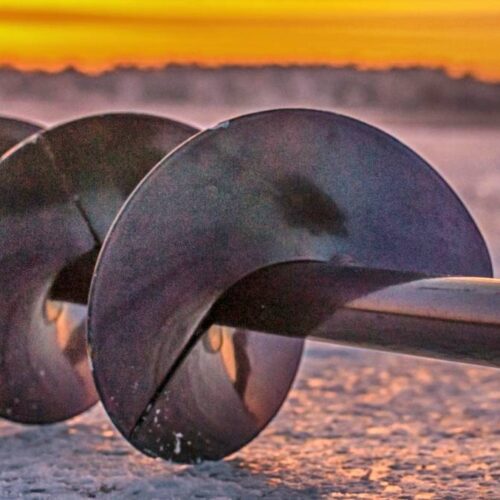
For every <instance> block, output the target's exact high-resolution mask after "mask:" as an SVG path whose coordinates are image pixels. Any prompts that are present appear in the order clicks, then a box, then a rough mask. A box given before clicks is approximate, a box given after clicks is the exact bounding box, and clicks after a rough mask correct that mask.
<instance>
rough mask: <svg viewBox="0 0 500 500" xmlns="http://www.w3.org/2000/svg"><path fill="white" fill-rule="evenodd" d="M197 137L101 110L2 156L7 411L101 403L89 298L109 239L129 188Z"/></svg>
mask: <svg viewBox="0 0 500 500" xmlns="http://www.w3.org/2000/svg"><path fill="white" fill-rule="evenodd" d="M0 131H1V129H0ZM194 133H196V129H195V128H193V127H190V126H188V125H185V124H181V123H178V122H175V121H172V120H169V119H166V118H162V117H157V116H151V115H141V114H132V113H121V114H103V115H98V116H91V117H86V118H82V119H79V120H75V121H72V122H69V123H65V124H62V125H59V126H56V127H54V128H52V129H49V130H46V131H41V132H39V133H38V134H36V135H34V136H32V137H31V138H30V139H29V140H27V141H25V142H24V143H22V144H21V145H19V146H18V147H16V148H14V149H13V150H12V151H11V152H10V153H9V154H8V155H6V156H5V157H4V158H3V159H2V161H1V164H0V242H1V244H0V269H1V272H0V301H1V302H2V308H1V310H0V416H2V417H5V418H8V419H11V420H14V421H17V422H23V423H32V424H35V423H36V424H39V423H51V422H55V421H60V420H63V419H66V418H69V417H71V416H74V415H77V414H79V413H80V412H82V411H84V410H85V409H87V408H89V407H90V406H92V405H93V404H94V403H95V402H96V401H97V399H98V398H97V394H96V391H95V387H94V383H93V379H92V374H91V370H90V365H89V362H88V357H87V348H86V338H85V318H86V306H85V303H86V298H87V290H88V287H89V285H90V280H91V277H92V273H93V269H94V264H95V260H96V258H97V254H98V251H99V248H100V245H101V242H102V240H103V238H104V236H105V234H106V232H107V230H108V229H109V226H110V225H111V223H112V221H113V219H114V217H115V215H116V213H117V212H118V210H119V208H120V207H121V205H122V203H123V202H124V201H125V199H126V198H127V196H128V195H129V194H130V192H131V191H132V190H133V189H134V188H135V187H136V185H137V184H138V183H139V182H140V181H141V180H142V179H143V177H144V176H145V175H146V174H147V173H148V172H149V171H150V170H151V169H152V168H153V167H154V165H155V164H156V163H157V162H158V161H159V160H160V159H161V158H162V157H163V156H165V154H167V153H168V152H169V151H171V150H172V149H173V148H175V147H176V146H177V145H178V144H180V143H181V142H183V141H184V140H186V139H187V138H189V137H190V136H192V135H193V134H194Z"/></svg>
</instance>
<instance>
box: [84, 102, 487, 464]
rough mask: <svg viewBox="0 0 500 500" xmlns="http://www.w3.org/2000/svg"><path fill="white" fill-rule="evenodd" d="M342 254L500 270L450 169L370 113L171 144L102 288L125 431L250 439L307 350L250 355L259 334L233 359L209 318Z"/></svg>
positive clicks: (95, 318) (110, 366)
mask: <svg viewBox="0 0 500 500" xmlns="http://www.w3.org/2000/svg"><path fill="white" fill-rule="evenodd" d="M331 259H336V260H337V261H338V262H339V263H349V262H352V263H358V264H359V265H362V266H366V267H371V266H373V267H379V268H387V269H395V270H408V271H415V272H423V273H430V274H432V273H436V274H438V273H443V274H465V275H478V276H480V275H483V276H489V275H491V264H490V260H489V256H488V253H487V250H486V247H485V244H484V241H483V239H482V237H481V235H480V234H479V231H478V230H477V228H476V226H475V224H474V222H473V221H472V219H471V218H470V216H469V214H468V213H467V211H466V209H465V208H464V206H463V205H462V203H461V202H460V201H459V200H458V198H457V196H456V195H455V194H454V193H453V192H452V191H451V189H450V188H449V187H448V186H447V185H446V183H445V182H444V181H443V180H442V179H441V177H439V176H438V175H437V174H436V172H435V171H434V170H433V169H432V168H431V167H430V166H429V165H428V164H427V163H426V162H425V161H423V160H422V159H421V158H420V157H418V156H417V155H416V154H415V153H413V152H412V151H411V150H409V149H408V148H406V147H405V146H403V145H402V144H401V143H399V142H398V141H396V140H395V139H393V138H392V137H390V136H388V135H387V134H385V133H383V132H381V131H380V130H377V129H375V128H373V127H370V126H368V125H366V124H363V123H361V122H358V121H356V120H353V119H350V118H347V117H344V116H339V115H336V114H333V113H326V112H318V111H312V110H278V111H273V112H264V113H257V114H254V115H249V116H244V117H240V118H236V119H234V120H230V121H228V122H225V123H222V124H221V125H220V126H218V127H216V128H215V129H211V130H208V131H206V132H203V133H201V134H198V135H197V136H195V137H194V138H193V139H191V140H190V141H188V142H187V143H185V144H184V145H183V146H182V147H181V148H178V149H177V150H176V151H174V152H173V153H172V154H170V155H169V156H168V157H167V158H165V159H164V160H163V161H162V162H161V164H160V165H158V166H157V167H156V168H155V169H154V170H153V171H152V172H151V173H150V174H149V175H148V177H147V178H146V179H145V180H144V181H143V183H142V184H141V186H140V188H139V189H137V190H136V192H135V193H134V195H133V196H132V197H131V198H129V200H128V201H127V204H126V205H125V206H124V208H123V209H122V211H121V213H120V216H119V217H118V219H117V220H116V222H115V224H114V226H113V228H112V230H111V231H110V233H108V236H107V239H106V242H105V244H104V246H103V251H102V253H101V257H100V260H99V265H98V268H97V272H96V276H95V279H94V281H93V286H92V291H91V295H90V297H91V299H90V310H89V336H90V342H91V346H92V361H93V367H94V373H95V377H96V382H97V386H98V389H99V391H100V394H101V398H102V401H103V403H104V405H105V407H106V409H107V411H108V413H109V414H110V416H111V418H112V420H113V422H114V423H115V425H116V426H117V427H118V429H120V431H121V432H122V433H123V434H124V435H125V436H127V437H128V438H129V439H130V441H131V442H132V443H133V444H134V445H135V446H136V447H137V448H139V449H141V450H142V451H144V452H145V453H148V454H151V455H154V456H161V457H163V458H166V459H172V460H174V461H179V462H194V461H197V460H201V459H219V458H221V457H223V456H225V455H227V454H229V453H232V452H234V451H236V450H237V449H239V448H240V447H241V446H243V445H244V444H245V443H247V442H248V441H249V440H250V439H252V438H253V437H254V436H255V435H257V434H258V433H259V432H260V430H261V429H262V428H263V427H264V426H265V424H266V423H267V421H268V420H269V419H270V418H271V417H272V416H273V415H274V414H275V413H276V411H278V409H279V407H280V405H281V403H282V401H283V398H284V396H285V394H286V392H287V390H288V387H289V385H290V383H291V381H292V380H293V376H294V374H295V371H296V368H297V365H298V359H299V356H300V352H301V344H300V342H299V343H297V342H296V341H294V339H285V338H279V337H278V338H267V337H266V338H260V337H259V338H258V339H257V335H259V334H253V335H256V337H255V347H254V349H253V351H252V353H251V355H249V356H246V357H242V356H240V355H239V354H238V352H239V351H238V349H239V348H238V347H236V346H237V344H238V342H241V343H242V344H243V345H247V346H248V345H249V344H250V342H254V340H253V338H252V340H251V338H250V337H241V336H236V335H235V336H234V337H233V338H232V343H231V344H230V345H229V347H228V348H227V350H228V351H227V352H228V354H224V352H223V349H224V346H225V345H226V337H224V340H223V342H222V343H220V342H218V341H216V342H215V344H216V345H219V344H221V347H220V348H219V350H218V351H216V353H215V354H214V353H213V352H212V351H213V349H212V350H210V349H207V347H206V346H207V344H208V345H210V344H211V341H210V340H207V338H206V335H213V334H211V333H210V332H209V333H208V334H204V333H203V332H204V331H205V329H206V326H207V325H206V324H205V322H204V321H205V318H206V316H207V314H208V313H209V311H210V308H211V307H212V305H213V304H214V303H215V301H216V300H217V299H218V298H219V297H220V296H221V294H222V293H223V292H224V291H225V290H227V289H228V288H229V287H230V286H231V285H233V284H234V283H235V282H236V281H238V280H239V279H241V278H242V277H244V276H245V275H248V274H249V273H251V272H254V271H256V270H257V269H260V268H262V267H265V266H269V265H271V264H275V263H279V262H286V261H298V260H320V261H327V260H331ZM200 337H201V338H202V341H201V342H199V341H198V342H197V340H198V339H199V338H200ZM216 338H217V337H216ZM243 339H244V340H243ZM113 360H114V361H115V362H114V363H113V362H112V361H113ZM254 377H255V379H254ZM254 380H256V382H255V383H254ZM125 408H127V410H128V411H124V409H125Z"/></svg>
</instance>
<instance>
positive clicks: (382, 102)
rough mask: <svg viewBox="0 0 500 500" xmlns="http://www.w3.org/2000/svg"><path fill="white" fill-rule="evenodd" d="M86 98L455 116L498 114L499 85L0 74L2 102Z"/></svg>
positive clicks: (284, 71) (217, 75) (310, 77)
mask: <svg viewBox="0 0 500 500" xmlns="http://www.w3.org/2000/svg"><path fill="white" fill-rule="evenodd" d="M82 93H84V94H85V95H87V96H91V97H95V98H97V97H102V98H106V99H109V100H111V101H115V100H119V101H124V100H126V101H127V102H143V103H144V102H155V101H161V102H164V103H165V102H167V103H168V102H170V103H175V104H181V103H187V102H189V103H190V104H210V105H224V106H228V105H229V106H230V105H238V106H241V105H247V106H252V105H255V104H258V105H260V106H262V105H266V103H268V104H269V105H271V104H272V105H273V106H276V105H280V104H283V105H289V104H290V103H301V102H306V103H310V104H313V105H315V106H321V107H332V106H335V107H340V108H359V107H369V108H383V109H386V110H390V111H394V112H398V111H406V112H408V111H412V110H413V111H422V110H424V111H425V110H432V111H435V110H436V109H438V110H443V111H453V112H475V113H483V114H488V115H491V114H498V115H500V84H494V83H493V84H492V83H484V82H480V81H477V80H475V79H474V78H471V77H464V78H460V79H453V78H450V77H449V76H448V75H447V74H446V73H445V72H444V71H443V70H439V69H437V70H430V69H423V68H411V69H393V70H387V71H360V70H357V69H355V68H351V67H346V68H332V67H278V66H269V67H258V68H251V67H224V68H218V69H217V68H200V67H196V66H169V67H166V68H164V69H160V70H140V69H134V68H122V69H117V70H114V71H111V72H107V73H103V74H101V75H98V76H91V75H85V74H82V73H80V72H78V71H75V70H67V71H64V72H61V73H56V74H50V73H42V72H30V73H27V72H20V71H17V70H14V69H9V68H3V69H0V102H1V101H7V100H9V99H16V100H18V99H22V98H30V99H36V98H37V99H43V100H61V99H62V100H72V99H81V96H82Z"/></svg>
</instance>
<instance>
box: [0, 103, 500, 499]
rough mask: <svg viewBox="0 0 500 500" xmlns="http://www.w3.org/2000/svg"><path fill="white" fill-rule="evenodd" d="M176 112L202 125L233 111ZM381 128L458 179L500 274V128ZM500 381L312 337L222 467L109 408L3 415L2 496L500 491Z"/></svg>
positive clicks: (481, 371) (56, 116) (467, 494)
mask: <svg viewBox="0 0 500 500" xmlns="http://www.w3.org/2000/svg"><path fill="white" fill-rule="evenodd" d="M120 109H123V107H122V108H120ZM148 110H149V111H152V109H148ZM12 111H13V110H11V112H12ZM83 111H93V109H85V110H83ZM83 111H82V112H83ZM155 111H157V112H163V113H167V114H171V113H169V110H168V109H155ZM175 111H176V112H175V114H176V115H177V116H178V117H181V116H185V117H186V119H187V120H188V121H193V122H195V123H200V124H202V125H206V124H209V123H213V122H215V121H218V120H219V119H223V118H226V117H227V115H228V114H233V113H223V112H221V111H219V112H217V111H213V110H212V111H210V110H192V109H191V110H190V109H183V110H180V109H179V110H175ZM27 113H28V110H27V109H26V110H25V113H24V115H25V116H26V115H27ZM69 115H70V114H68V113H67V112H66V113H65V112H63V111H62V110H57V109H54V108H50V109H49V108H47V109H46V110H44V109H42V110H41V111H37V114H35V115H34V116H33V117H34V118H38V119H42V120H43V119H46V120H47V121H53V120H60V119H62V118H66V117H67V116H69ZM358 115H359V113H358ZM366 118H367V119H368V120H369V121H371V122H372V123H373V122H374V120H370V117H369V116H367V117H366ZM375 124H379V125H380V126H382V128H384V129H386V130H389V131H391V132H393V133H394V134H395V135H397V137H398V138H400V139H401V140H402V141H403V142H405V143H407V144H408V145H410V146H412V147H414V148H415V149H416V150H417V151H418V152H419V153H420V154H422V155H423V156H424V157H425V158H427V159H428V160H429V161H430V162H431V163H432V164H434V165H435V166H436V168H437V169H438V170H439V171H440V172H441V173H442V174H443V175H444V177H445V178H446V179H447V180H448V181H449V182H451V184H452V185H453V186H454V187H455V189H456V191H457V192H458V193H459V194H460V195H461V196H462V198H463V199H464V201H465V202H466V203H467V204H468V206H469V208H470V210H471V212H472V214H473V216H474V218H475V219H476V221H477V222H478V224H479V225H480V227H481V228H482V230H483V231H484V234H485V237H486V239H487V241H488V245H489V248H490V251H491V254H492V257H493V259H494V262H495V265H496V273H497V275H500V140H499V139H500V128H495V127H486V128H479V127H465V126H460V127H453V126H451V125H446V124H445V125H441V126H437V125H436V124H434V125H425V124H420V125H412V124H409V123H396V122H391V121H390V120H384V119H382V118H380V117H378V118H376V119H375ZM499 387H500V386H499V372H497V371H495V370H491V369H486V368H476V367H471V366H465V365H459V364H450V363H445V362H436V361H428V360H423V359H416V358H411V357H405V356H397V355H389V354H382V353H375V352H367V351H362V350H357V349H347V348H335V347H331V346H323V345H321V344H315V343H310V344H309V348H308V352H307V355H306V356H305V360H304V363H303V365H302V369H301V372H300V374H299V376H298V377H297V380H296V383H295V387H294V389H293V391H292V392H291V394H290V396H289V398H288V401H287V402H286V404H285V406H284V407H283V409H282V411H281V413H280V414H279V416H278V417H277V418H276V419H275V420H274V421H273V422H272V424H271V425H270V426H269V427H268V428H267V429H266V430H265V432H264V433H263V434H262V435H261V436H260V437H259V438H257V439H256V440H255V441H254V442H252V443H251V444H250V445H249V446H247V447H246V448H245V449H244V450H242V451H241V452H239V453H237V454H235V455H233V456H231V457H229V458H228V459H227V460H225V461H223V462H220V463H207V464H203V465H201V466H196V467H188V466H174V465H171V464H167V463H164V462H161V461H155V460H152V459H149V458H147V457H144V456H142V455H141V454H139V453H138V452H136V451H135V450H134V449H132V448H131V447H130V446H129V445H128V444H127V443H126V442H125V441H124V440H123V439H122V438H121V437H120V436H119V435H118V433H117V432H116V431H115V430H114V429H113V428H112V427H111V425H110V423H109V422H108V419H107V418H106V416H105V413H104V411H103V410H102V408H101V407H100V406H97V407H96V408H94V409H93V410H91V411H90V412H88V413H87V414H85V415H82V416H80V417H77V418H75V419H73V420H71V421H69V422H66V423H61V424H57V425H54V426H48V427H23V426H19V425H14V424H11V423H8V422H6V421H2V422H0V464H1V467H0V498H20V497H25V498H40V499H44V498H94V497H105V498H140V499H144V498H193V497H195V498H196V497H198V498H221V499H222V498H261V497H264V498H283V499H289V498H301V497H309V498H324V497H328V498H417V499H427V498H449V499H456V498H499V497H500V486H499V485H500V462H499V457H500V388H499Z"/></svg>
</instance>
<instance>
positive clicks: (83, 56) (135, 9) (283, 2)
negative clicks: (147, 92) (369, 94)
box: [0, 0, 500, 80]
mask: <svg viewBox="0 0 500 500" xmlns="http://www.w3.org/2000/svg"><path fill="white" fill-rule="evenodd" d="M405 4H406V5H405ZM2 63H3V64H11V65H14V66H17V67H21V68H29V69H34V68H36V69H48V70H58V69H61V68H63V67H66V66H68V65H72V66H76V67H78V68H80V69H83V70H87V71H92V72H96V71H100V70H103V69H107V68H110V67H113V66H115V65H119V64H121V65H128V64H131V65H137V66H163V65H164V64H166V63H198V64H205V65H218V64H267V63H277V64H336V65H343V64H356V65H359V66H360V67H370V68H387V67H390V66H409V65H422V66H427V67H437V66H444V67H445V68H446V69H447V70H448V71H449V72H450V73H452V74H456V75H459V74H463V73H465V72H471V73H473V74H474V75H476V76H477V77H480V78H483V79H489V80H500V2H498V1H492V0H476V1H474V2H472V1H463V0H456V1H453V2H450V1H449V0H441V1H439V0H434V1H430V0H421V1H419V2H413V3H411V4H410V3H409V2H401V1H396V0H359V1H341V0H330V1H327V0H308V1H305V0H303V1H298V0H276V1H274V2H268V1H264V0H255V1H252V2H250V1H248V2H237V1H228V0H192V1H191V2H186V1H185V0H170V1H169V0H142V1H140V2H138V1H137V0H107V1H106V0H102V1H99V0H80V1H79V2H74V1H69V0H68V1H64V2H63V1H62V0H23V2H18V1H17V0H0V64H2Z"/></svg>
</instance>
